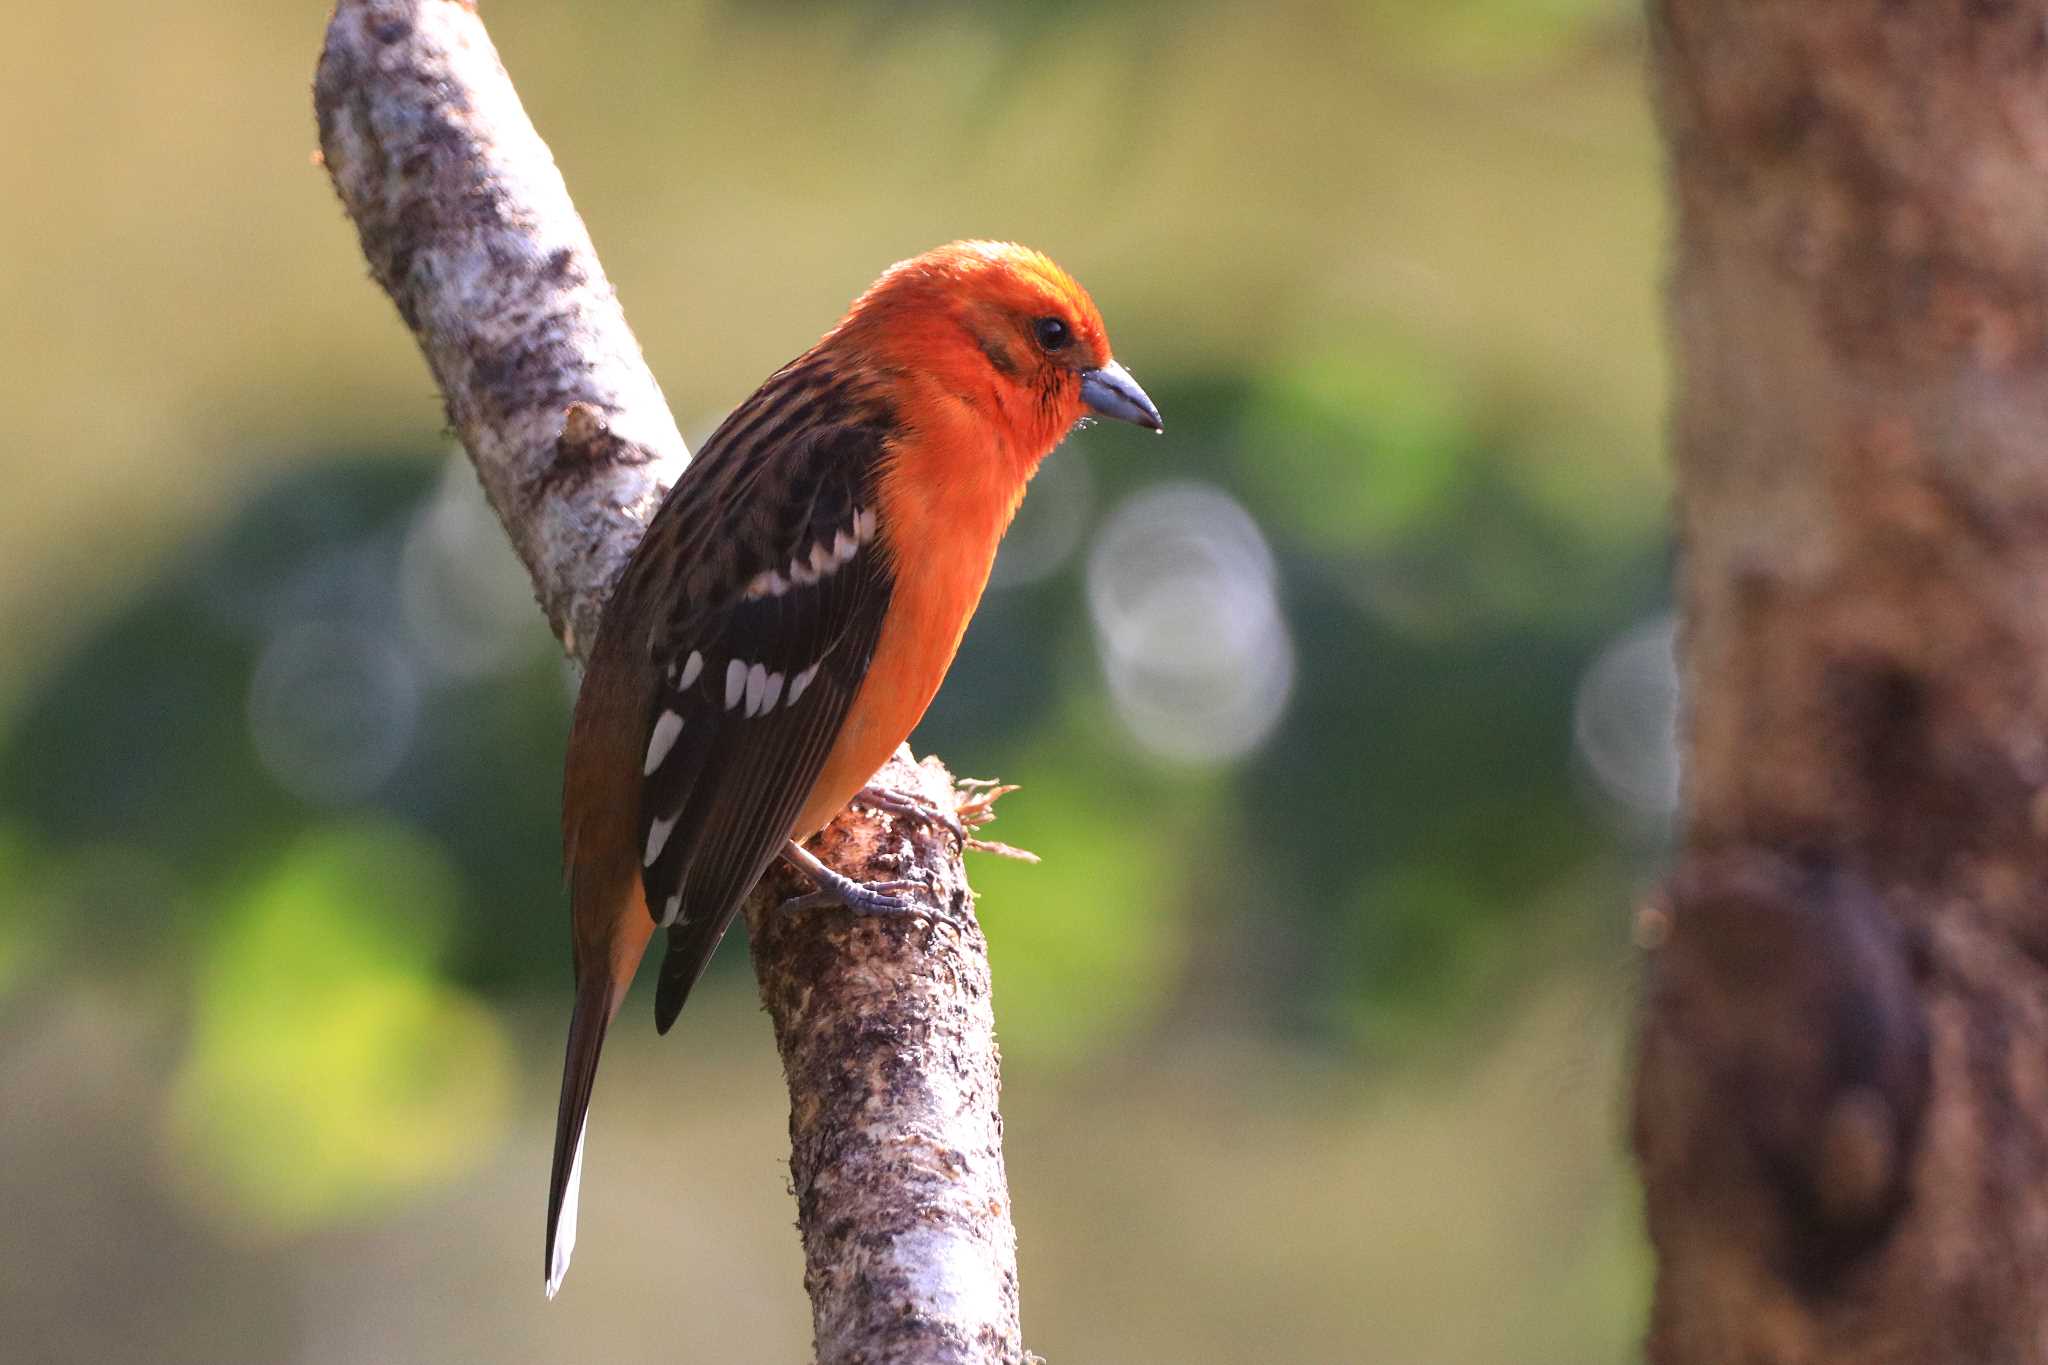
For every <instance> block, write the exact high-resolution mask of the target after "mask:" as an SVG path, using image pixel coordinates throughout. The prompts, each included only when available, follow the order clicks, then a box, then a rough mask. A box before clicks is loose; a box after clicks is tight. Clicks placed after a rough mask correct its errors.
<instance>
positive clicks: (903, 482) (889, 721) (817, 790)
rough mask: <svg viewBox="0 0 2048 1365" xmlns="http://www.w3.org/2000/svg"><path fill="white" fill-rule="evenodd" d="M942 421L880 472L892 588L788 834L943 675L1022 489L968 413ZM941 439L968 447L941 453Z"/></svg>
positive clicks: (863, 778)
mask: <svg viewBox="0 0 2048 1365" xmlns="http://www.w3.org/2000/svg"><path fill="white" fill-rule="evenodd" d="M957 416H958V418H960V419H963V420H960V421H959V423H958V424H957V425H955V424H953V423H946V424H944V426H945V427H949V428H950V430H943V429H942V430H940V431H933V427H934V426H935V425H937V424H936V423H933V422H932V421H931V419H930V418H929V417H927V420H926V424H925V430H926V431H927V432H929V433H931V435H932V439H927V440H924V441H919V442H915V443H906V445H905V446H904V447H901V448H899V449H898V450H897V451H896V452H894V459H893V463H892V466H891V468H890V469H889V471H888V473H887V475H886V476H885V477H884V479H883V481H882V497H881V503H882V508H881V513H882V516H881V523H882V539H883V542H884V544H885V546H886V548H887V550H888V552H889V554H890V556H891V558H892V560H893V562H894V567H895V577H896V588H895V592H894V595H893V596H892V597H891V598H890V602H889V614H888V616H887V618H885V619H884V621H883V623H882V634H881V638H880V640H879V641H877V643H876V645H875V657H874V660H873V662H872V663H871V664H870V665H869V667H868V675H867V678H866V679H865V680H864V681H863V682H862V683H861V689H860V692H859V693H858V694H857V695H856V696H855V697H854V699H853V705H852V707H851V708H849V710H848V713H847V717H846V724H845V726H844V727H843V728H842V729H841V730H840V732H839V739H838V741H837V743H835V744H834V745H833V747H832V752H831V754H830V755H828V756H827V758H826V759H825V767H824V770H823V771H822V772H821V773H820V774H819V776H818V782H817V785H816V786H814V787H813V788H812V789H811V795H810V799H809V800H807V801H806V802H805V803H804V808H803V812H802V814H800V815H799V816H798V817H797V822H796V826H795V828H794V829H793V830H792V833H793V834H794V836H795V837H796V838H798V839H802V838H805V837H807V836H809V835H811V834H814V833H816V832H817V831H818V830H820V829H822V828H824V826H825V824H826V822H828V821H829V820H831V818H832V817H833V816H835V815H837V814H838V813H839V812H840V810H841V809H842V808H844V807H845V805H846V803H847V802H848V801H850V800H851V799H852V798H853V795H854V793H855V792H857V791H859V790H860V789H861V788H862V787H864V786H866V785H867V781H868V779H869V778H870V777H873V776H874V775H875V770H876V769H878V768H880V767H881V766H882V764H884V763H886V762H887V761H888V759H889V755H890V754H892V753H894V752H895V751H896V746H897V745H899V744H901V743H902V742H903V741H904V740H906V739H908V738H909V737H910V732H911V730H913V729H915V728H916V726H917V722H918V721H919V720H921V719H922V718H923V716H924V712H925V708H926V707H927V706H929V705H931V700H932V697H933V696H935V695H936V694H937V693H938V690H939V684H940V683H941V682H942V681H944V680H945V676H946V670H947V669H948V668H950V667H951V666H952V664H953V655H954V654H955V653H956V652H958V650H959V648H960V637H961V636H962V635H963V634H965V633H966V631H967V623H968V621H969V620H970V619H972V617H973V616H974V608H975V607H976V606H977V605H978V604H979V603H980V601H981V592H982V589H983V588H984V587H985V586H987V584H988V573H989V569H990V567H991V566H992V565H993V564H994V563H995V555H996V546H997V544H998V543H999V542H1000V541H1001V540H1002V536H1003V531H1004V530H1005V529H1006V528H1007V527H1008V526H1009V524H1010V518H1011V516H1012V515H1013V514H1015V512H1016V510H1017V504H1018V502H1019V501H1021V500H1022V498H1023V495H1024V481H1023V478H1021V477H1018V476H1015V475H1013V474H1011V472H1010V471H1011V469H1012V468H1014V465H1013V464H1012V463H1011V462H1010V461H1009V460H1007V459H1005V458H1004V457H1005V456H1007V455H1008V452H1007V451H1006V450H995V449H987V447H988V446H989V445H990V444H991V442H989V440H988V438H987V437H986V436H983V435H979V434H978V433H975V432H974V426H976V425H978V423H975V422H974V420H973V414H972V413H970V412H960V413H958V414H957ZM946 438H950V439H951V440H953V441H955V442H958V444H956V445H954V446H953V447H952V451H955V452H957V451H959V450H960V449H962V448H963V447H965V448H966V449H967V450H969V451H970V452H971V453H970V454H968V455H967V456H965V457H964V458H961V457H955V456H953V455H951V454H949V452H948V450H947V448H946V446H945V445H944V444H943V442H944V440H945V439H946Z"/></svg>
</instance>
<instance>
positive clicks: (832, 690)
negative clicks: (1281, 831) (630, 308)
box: [546, 241, 1164, 1299]
mask: <svg viewBox="0 0 2048 1365" xmlns="http://www.w3.org/2000/svg"><path fill="white" fill-rule="evenodd" d="M1091 414H1093V415H1096V416H1100V417H1105V418H1111V419H1115V420H1118V421H1124V422H1130V423H1134V424H1136V425H1138V426H1140V427H1145V428H1148V429H1150V430H1152V431H1155V432H1157V431H1163V429H1164V427H1163V424H1162V422H1161V420H1160V416H1159V410H1158V408H1157V407H1155V406H1154V405H1153V402H1152V400H1151V398H1150V397H1148V396H1147V395H1146V393H1145V391H1144V389H1142V388H1141V387H1139V385H1138V382H1137V380H1135V379H1134V378H1132V376H1131V374H1130V372H1129V371H1128V370H1126V369H1125V368H1124V367H1123V366H1122V365H1120V364H1118V363H1117V361H1116V360H1115V358H1114V357H1113V355H1112V354H1111V351H1110V346H1109V338H1108V335H1107V332H1106V331H1105V329H1104V326H1103V321H1102V315H1101V313H1100V312H1098V311H1097V309H1096V306H1095V304H1094V301H1093V300H1092V299H1091V298H1090V297H1089V295H1088V293H1087V291H1086V290H1084V289H1083V288H1082V287H1081V286H1080V285H1079V284H1078V283H1077V282H1076V281H1075V280H1074V278H1073V277H1072V276H1071V275H1069V274H1068V273H1067V272H1066V271H1065V270H1064V269H1062V268H1061V267H1060V266H1059V265H1058V264H1056V263H1055V262H1054V261H1053V260H1052V259H1051V258H1050V257H1048V256H1046V255H1044V254H1043V253H1041V252H1038V251H1035V250H1032V249H1030V248H1027V247H1023V246H1019V245H1016V244H1015V243H1009V242H993V241H960V242H953V243H949V244H947V245H945V246H941V247H937V248H935V249H933V250H931V251H927V252H925V253H924V254H923V255H920V256H915V257H912V258H910V259H908V260H903V261H899V262H897V263H896V264H895V265H892V266H890V267H889V268H888V269H887V270H886V271H884V272H883V273H882V274H881V276H880V277H879V278H878V279H876V281H875V282H874V283H873V284H872V285H871V286H869V287H868V289H867V290H866V291H865V292H863V293H862V294H861V295H860V296H859V297H858V298H857V299H855V301H854V302H853V305H852V306H851V307H850V308H849V309H848V310H847V312H846V314H845V316H844V317H842V318H841V319H840V320H839V322H838V323H837V324H836V325H835V326H834V327H833V328H832V329H831V330H830V331H828V332H827V333H825V335H824V336H823V338H822V339H820V340H819V342H818V343H817V344H816V345H815V346H813V347H811V349H810V350H808V351H806V352H804V353H803V354H802V355H801V356H799V357H797V358H796V359H795V360H793V361H791V362H790V363H789V364H787V365H784V366H783V367H782V368H781V369H779V370H777V371H776V372H775V373H774V374H772V375H770V376H769V377H768V379H767V381H766V382H764V383H763V384H762V385H761V387H760V388H759V389H757V390H755V391H754V393H753V394H752V395H751V396H750V397H748V398H747V399H746V401H745V402H743V403H741V404H740V405H739V406H738V407H737V408H735V409H734V410H733V411H732V413H731V415H729V416H728V417H727V418H726V419H725V421H724V422H723V423H722V424H720V425H719V427H718V428H717V429H716V430H715V431H714V432H713V433H712V434H711V436H710V437H709V438H708V439H707V440H706V441H705V442H704V444H703V446H702V447H701V449H700V450H699V451H698V454H697V456H696V458H695V459H694V460H692V461H691V462H690V463H689V465H688V466H687V467H686V468H685V470H684V471H683V473H682V475H681V476H680V477H679V478H678V479H677V481H676V483H675V485H674V487H673V488H671V489H670V490H669V492H668V493H667V495H666V496H665V497H664V498H663V500H662V503H661V505H660V507H659V508H658V509H657V510H656V512H655V514H654V517H653V518H652V520H651V521H650V522H649V524H648V527H647V531H646V533H645V535H644V536H643V537H642V539H641V540H640V542H639V544H638V545H637V546H636V547H635V549H634V551H633V553H632V555H631V556H630V557H629V559H628V561H627V564H626V567H625V569H624V570H623V571H622V572H621V573H620V575H619V578H618V581H617V584H616V586H615V587H614V588H613V589H612V592H611V595H610V597H609V598H608V599H607V601H606V603H605V607H604V610H603V613H602V615H601V617H600V619H599V626H598V633H597V638H596V640H595V642H594V644H593V646H592V649H591V654H590V660H589V664H588V667H587V669H586V671H585V674H584V678H583V683H582V687H581V689H580V691H579V693H578V696H577V700H576V708H575V716H574V720H573V722H572V725H571V728H570V736H569V745H568V754H567V760H566V763H565V773H564V779H563V796H562V836H563V854H564V867H565V875H566V880H567V882H568V885H569V899H570V920H571V935H570V937H571V944H572V950H573V951H572V956H573V960H574V967H575V982H576V995H575V1004H574V1006H573V1008H572V1011H571V1015H570V1023H569V1038H568V1048H567V1055H566V1057H565V1059H564V1065H563V1075H562V1092H561V1103H560V1107H559V1110H558V1113H557V1118H556V1129H555V1149H554V1162H553V1167H552V1170H551V1173H550V1182H549V1191H548V1211H547V1244H546V1277H547V1278H546V1289H547V1295H548V1297H549V1298H550V1299H552V1298H553V1297H554V1296H555V1294H556V1291H557V1290H559V1289H560V1287H561V1284H562V1278H563V1276H564V1275H565V1274H566V1273H567V1270H568V1266H569V1259H570V1255H571V1252H572V1251H573V1249H574V1244H575V1224H576V1209H577V1203H578V1197H579V1191H580V1188H581V1183H582V1168H583V1150H584V1139H585V1127H586V1118H587V1115H588V1111H589V1107H590V1099H591V1088H592V1084H593V1081H594V1079H595V1077H596V1074H597V1064H598V1055H599V1053H600V1051H601V1050H602V1048H603V1046H604V1039H605V1033H606V1030H607V1029H608V1028H609V1027H610V1025H611V1023H612V1020H613V1017H614V1016H615V1015H616V1014H617V1012H618V1009H619V1005H620V1002H621V1001H622V1000H623V999H624V997H625V994H626V991H627V988H628V987H629V986H630V985H631V983H632V980H633V977H634V975H635V973H636V972H637V970H638V967H639V964H640V960H641V957H642V955H643V953H644V952H645V951H646V949H647V946H648V944H649V942H650V941H651V939H652V937H653V934H654V931H655V930H656V929H658V928H662V929H666V930H667V931H668V942H667V949H666V952H665V953H664V955H663V958H662V962H661V969H660V979H659V985H658V989H657V992H656V996H655V1027H656V1029H657V1030H658V1031H659V1032H661V1033H667V1032H668V1030H669V1027H670V1025H671V1024H673V1023H674V1022H675V1019H676V1016H677V1014H678V1013H680V1011H681V1010H682V1008H683V1003H684V1001H685V1000H686V999H688V997H689V994H690V991H691V988H692V987H693V986H694V985H695V984H696V982H697V978H698V977H699V975H700V974H701V973H702V972H703V970H704V967H705V964H706V963H707V962H709V961H710V959H711V955H712V952H713V950H714V949H716V948H717V946H718V943H719V940H720V939H721V938H722V937H723V936H724V934H725V931H726V928H727V927H728V926H729V925H730V924H731V922H732V919H733V916H734V914H735V913H736V912H737V911H738V909H739V907H740V904H741V903H742V901H743V900H744V899H745V897H746V895H747V893H748V892H749V891H751V890H752V889H753V887H754V885H755V884H756V883H757V882H758V881H759V880H760V879H761V877H762V875H763V873H764V872H765V871H766V870H767V869H768V867H769V866H770V864H771V863H773V862H774V860H775V859H776V858H777V857H778V856H783V857H787V858H788V859H789V860H790V861H792V862H793V863H795V864H796V865H797V867H798V868H799V869H801V870H802V872H803V873H804V874H805V875H806V876H807V877H808V878H809V879H810V880H811V882H812V883H813V884H814V885H815V886H816V887H817V888H818V890H817V893H816V894H815V895H814V896H809V897H802V898H799V901H798V902H792V904H799V903H800V904H804V905H815V904H825V903H837V904H841V905H844V906H846V907H848V908H850V909H853V910H855V911H859V912H865V913H886V912H889V911H893V910H901V909H903V908H904V907H905V906H906V905H907V904H908V903H907V902H906V901H905V900H903V898H902V897H901V896H900V895H899V894H897V893H899V892H900V891H902V890H903V889H905V888H904V887H903V886H902V885H900V884H882V885H878V886H868V885H863V884H861V883H858V882H855V881H853V880H851V879H850V878H847V877H844V876H842V875H841V874H839V873H837V872H835V871H833V870H832V869H831V868H829V867H827V866H826V865H825V864H824V863H823V862H822V861H820V860H819V859H818V858H817V857H816V856H815V855H813V854H812V853H810V852H809V851H808V850H806V849H804V848H803V847H802V841H803V840H804V839H805V838H807V837H808V836H809V835H811V834H814V833H816V832H817V831H818V830H819V829H821V828H823V827H824V825H825V824H826V823H827V822H828V821H830V820H831V818H832V817H833V816H834V815H835V814H837V813H838V812H839V811H840V810H841V809H842V808H843V807H845V806H846V805H847V803H848V802H849V801H850V800H851V799H852V798H854V797H855V796H856V795H857V794H859V793H860V792H861V791H862V790H863V788H865V787H866V785H867V783H868V780H869V779H870V778H871V777H872V776H873V774H874V773H875V772H876V770H877V769H879V768H880V767H881V766H882V764H883V763H884V762H885V761H886V760H887V759H888V757H889V756H890V754H892V753H893V752H895V750H896V747H897V746H898V745H899V744H901V743H902V742H903V741H904V740H905V739H907V738H908V737H909V735H910V731H911V730H912V728H913V727H915V726H916V724H917V723H918V721H919V719H920V718H921V717H922V716H923V715H924V712H925V708H926V707H927V705H929V703H930V702H931V700H932V697H933V696H934V694H936V693H937V691H938V689H939V684H940V682H941V680H942V679H943V678H944V677H945V674H946V670H947V669H948V667H949V666H950V665H951V663H952V661H953V656H954V654H955V652H956V650H957V649H958V647H959V644H960V639H961V636H962V634H963V633H964V632H965V631H966V628H967V623H968V620H969V618H970V617H972V616H973V614H974V609H975V607H976V605H977V604H978V603H979V601H980V598H981V593H982V589H983V588H984V586H985V585H986V584H987V581H988V575H989V570H990V568H991V566H992V564H993V562H994V559H995V554H996V547H997V544H998V542H999V541H1000V540H1001V538H1002V535H1003V532H1004V531H1005V530H1006V529H1007V528H1008V526H1009V524H1010V521H1011V518H1012V517H1013V516H1014V515H1015V514H1016V511H1017V507H1018V505H1019V503H1020V502H1021V501H1022V500H1023V497H1024V491H1025V485H1026V484H1027V483H1028V482H1029V481H1030V479H1031V476H1032V474H1033V473H1034V472H1035V471H1036V469H1037V468H1038V465H1039V462H1040V461H1041V460H1043V459H1044V458H1045V456H1046V455H1048V454H1049V453H1050V452H1051V451H1052V449H1053V448H1054V447H1055V446H1056V445H1058V444H1059V443H1060V442H1061V441H1062V440H1063V439H1064V438H1065V437H1066V435H1067V433H1068V432H1069V431H1070V430H1071V429H1073V428H1074V427H1075V426H1076V425H1077V424H1079V423H1080V422H1081V421H1082V420H1083V419H1084V418H1085V417H1087V416H1089V415H1091ZM927 814H935V813H932V812H927Z"/></svg>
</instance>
